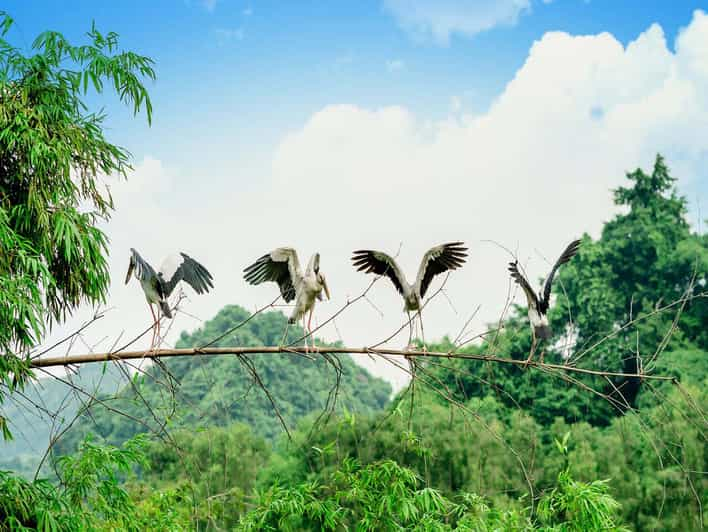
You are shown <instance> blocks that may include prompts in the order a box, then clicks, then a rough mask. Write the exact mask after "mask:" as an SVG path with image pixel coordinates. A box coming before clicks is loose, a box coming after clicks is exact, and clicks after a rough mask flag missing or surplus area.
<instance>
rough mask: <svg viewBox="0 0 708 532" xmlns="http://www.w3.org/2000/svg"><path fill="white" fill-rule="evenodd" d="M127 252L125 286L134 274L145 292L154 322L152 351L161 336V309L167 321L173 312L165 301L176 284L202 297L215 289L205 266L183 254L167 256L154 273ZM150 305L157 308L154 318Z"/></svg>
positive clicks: (147, 264) (134, 255) (148, 265)
mask: <svg viewBox="0 0 708 532" xmlns="http://www.w3.org/2000/svg"><path fill="white" fill-rule="evenodd" d="M130 253H131V255H130V264H129V265H128V274H127V275H126V276H125V284H128V282H129V281H130V276H131V275H132V274H133V273H134V274H135V278H136V279H137V280H138V281H140V286H141V287H142V289H143V292H144V293H145V298H146V299H147V302H148V307H150V313H151V314H152V319H153V323H152V341H151V342H150V349H152V348H153V347H155V340H156V338H157V339H159V337H160V310H162V313H163V314H164V315H165V316H167V318H169V319H171V318H172V311H171V310H170V305H169V303H168V302H167V299H168V298H169V297H170V294H172V292H173V291H174V289H175V287H176V286H177V284H178V283H179V282H180V281H185V282H186V283H188V284H189V285H190V286H191V287H192V288H194V291H195V292H196V293H197V294H203V293H205V292H208V291H209V288H213V287H214V284H213V282H212V281H213V277H212V276H211V274H210V273H209V272H208V271H207V269H206V268H205V267H204V266H202V265H201V264H199V263H198V262H197V261H196V260H194V259H193V258H192V257H190V256H189V255H187V254H186V253H180V254H179V255H170V256H169V257H167V258H166V259H165V260H164V261H163V263H162V266H160V270H159V271H157V272H156V271H155V269H154V268H153V267H152V266H150V264H149V263H148V262H147V261H146V260H145V259H143V258H142V257H141V256H140V254H139V253H138V252H137V251H135V249H133V248H130ZM153 304H156V305H157V307H158V308H157V316H155V312H154V311H153V310H152V305H153Z"/></svg>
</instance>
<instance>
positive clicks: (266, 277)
mask: <svg viewBox="0 0 708 532" xmlns="http://www.w3.org/2000/svg"><path fill="white" fill-rule="evenodd" d="M243 271H244V276H243V278H244V279H245V280H246V281H247V282H248V283H250V284H252V285H258V284H261V283H263V282H266V281H274V282H276V283H278V286H279V287H280V295H281V296H283V299H284V300H285V302H286V303H289V302H290V301H292V300H293V299H294V300H295V306H294V308H293V311H292V314H291V315H290V318H289V319H288V325H292V324H294V323H296V322H297V321H298V320H300V319H301V318H302V328H303V330H304V331H305V351H307V350H308V345H307V337H308V336H310V337H311V341H312V346H313V347H314V345H315V341H314V338H312V313H313V311H314V308H315V300H319V301H322V300H323V297H322V292H323V291H324V293H325V295H326V296H327V299H329V298H330V295H329V287H328V286H327V281H326V279H325V276H324V274H323V273H322V272H321V271H320V254H319V253H315V254H314V255H312V257H311V258H310V262H309V263H308V264H307V269H306V270H305V273H304V274H303V272H302V269H301V268H300V261H299V260H298V258H297V252H296V251H295V250H294V249H293V248H287V247H285V248H277V249H274V250H273V251H271V252H270V253H266V254H265V255H263V256H262V257H261V258H259V259H258V260H257V261H256V262H254V263H253V264H251V265H250V266H248V267H247V268H245V269H244V270H243ZM308 312H309V313H310V315H309V318H308V320H307V327H305V315H306V314H307V313H308ZM286 336H287V328H286V329H285V334H284V335H283V338H285V337H286Z"/></svg>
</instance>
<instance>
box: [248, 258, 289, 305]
mask: <svg viewBox="0 0 708 532" xmlns="http://www.w3.org/2000/svg"><path fill="white" fill-rule="evenodd" d="M243 271H244V276H243V278H244V279H245V280H246V281H247V282H248V283H250V284H254V285H255V284H261V283H263V282H266V281H274V282H276V283H278V286H279V287H280V294H281V295H282V296H283V299H284V300H285V301H286V303H289V302H290V301H292V300H293V299H295V286H297V285H298V284H300V281H301V280H302V271H301V270H300V261H298V258H297V253H296V252H295V250H294V249H293V248H278V249H274V250H273V251H271V252H270V253H267V254H265V255H263V256H262V257H261V258H260V259H258V260H257V261H256V262H254V263H253V264H251V265H250V266H248V267H247V268H245V269H244V270H243Z"/></svg>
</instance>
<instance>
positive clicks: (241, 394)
mask: <svg viewBox="0 0 708 532" xmlns="http://www.w3.org/2000/svg"><path fill="white" fill-rule="evenodd" d="M10 26H11V20H10V18H9V17H7V16H6V15H2V16H0V126H1V128H0V289H1V290H2V294H3V296H2V298H1V299H0V348H1V349H2V351H3V354H4V356H2V357H0V384H2V386H1V387H0V402H1V400H2V399H5V398H7V397H8V396H10V397H13V398H14V397H16V396H17V395H19V394H18V392H19V391H21V390H22V389H23V388H24V387H25V385H26V384H27V382H30V380H31V379H32V378H33V375H32V373H31V372H30V371H29V364H28V361H29V353H30V350H31V349H32V348H34V347H36V346H37V345H38V343H39V341H40V340H41V337H42V334H43V332H44V330H45V327H47V326H48V325H51V323H52V322H54V321H58V320H62V319H64V317H65V316H66V315H67V314H68V313H71V312H72V310H74V309H75V308H76V307H77V305H79V304H80V303H81V302H82V301H88V302H99V301H102V300H103V299H104V297H105V295H106V288H107V286H108V281H109V279H108V274H107V270H106V259H105V253H106V238H105V235H104V234H103V233H102V232H101V231H100V230H99V229H98V228H97V227H96V223H97V221H99V220H101V219H106V218H107V217H108V216H109V215H110V212H111V209H112V204H111V200H110V196H107V195H105V194H103V193H102V192H101V191H100V190H99V188H98V187H97V183H96V180H95V176H96V174H97V173H99V172H101V173H118V174H124V173H125V171H126V170H127V169H128V163H129V159H128V154H127V152H126V151H125V150H123V149H122V148H119V147H117V146H114V145H112V144H110V143H109V142H108V141H107V140H106V139H105V137H104V135H103V131H102V126H103V122H104V119H105V117H104V115H102V114H96V113H92V112H90V111H89V110H88V108H87V107H86V106H85V104H84V101H83V98H85V96H86V94H87V91H88V90H89V87H90V88H91V90H94V91H96V92H98V93H101V92H102V91H103V86H104V85H103V84H104V83H108V84H110V85H111V86H112V88H113V89H114V90H115V91H116V93H117V94H118V96H119V98H120V100H121V101H122V102H124V103H127V104H129V105H132V106H133V111H134V112H135V113H137V112H138V111H139V110H140V109H141V108H144V109H145V110H146V111H147V115H148V120H150V115H151V105H150V100H149V97H148V94H147V92H146V90H145V88H144V86H143V85H142V82H141V79H146V78H147V79H153V78H154V72H153V70H152V67H151V65H152V62H151V60H150V59H148V58H145V57H141V56H138V55H135V54H133V53H131V52H118V51H117V36H116V35H115V34H112V33H109V34H106V35H103V34H101V33H99V32H98V31H97V30H96V29H95V28H93V29H92V30H91V32H90V33H89V34H88V37H89V44H88V45H86V46H73V45H71V44H70V43H68V42H67V41H66V40H65V39H64V38H63V37H62V36H61V35H59V34H57V33H53V32H46V33H44V34H42V35H40V36H39V37H38V38H37V39H36V41H35V42H34V44H33V51H34V53H33V55H30V56H25V55H23V53H22V52H21V51H20V50H19V49H17V48H14V47H13V46H12V45H11V44H10V43H8V42H7V41H6V40H5V36H6V35H7V32H8V29H9V28H10ZM627 177H628V180H629V184H628V186H627V187H620V188H619V189H618V190H616V191H615V196H614V197H615V201H616V203H617V205H618V206H620V207H621V208H622V209H623V210H622V213H621V214H619V215H617V216H616V217H614V218H613V219H612V220H610V221H609V222H608V223H607V224H606V225H605V227H604V229H603V232H602V235H601V237H600V239H598V240H597V241H593V240H592V239H591V238H590V237H589V236H587V235H586V236H585V237H584V238H583V245H582V247H581V249H580V252H579V254H578V256H577V257H576V258H575V259H574V260H573V261H572V262H571V263H570V264H568V265H567V266H566V267H564V268H563V269H562V270H561V272H560V275H559V278H558V283H559V284H560V285H561V289H560V290H557V294H558V298H557V301H556V302H555V305H554V306H553V308H552V309H551V313H550V319H551V322H552V325H553V330H554V331H555V332H556V336H555V338H554V339H553V340H552V341H550V342H547V343H546V344H545V345H543V346H542V348H543V349H544V350H545V358H546V361H550V362H555V363H559V364H562V363H565V364H573V365H576V366H578V367H582V368H588V369H602V370H612V371H615V372H622V373H636V372H638V371H640V370H641V371H649V372H652V371H653V372H661V373H662V374H667V375H672V376H674V377H675V378H676V379H675V381H674V382H661V383H658V384H657V383H656V382H652V381H649V380H646V379H639V378H636V377H621V376H620V377H618V376H615V377H611V378H604V377H602V376H593V375H584V376H578V375H570V374H567V373H566V372H563V371H559V370H552V369H547V368H544V369H543V370H541V369H539V368H530V369H528V370H524V369H523V368H521V367H517V366H513V365H507V364H494V363H491V362H477V361H471V360H462V359H455V358H452V357H451V358H450V359H447V360H444V361H440V360H430V359H423V360H419V361H416V362H417V363H418V369H417V375H418V376H419V377H420V380H419V381H418V383H417V384H416V386H415V391H414V390H413V388H411V389H409V390H406V391H404V392H402V393H401V394H399V395H398V396H397V397H396V398H395V401H394V402H393V403H392V404H388V399H389V395H390V387H389V386H388V385H387V384H385V383H384V382H382V381H381V380H379V379H374V378H372V377H371V376H370V375H369V374H368V373H367V372H365V371H364V370H363V369H361V368H360V367H358V366H356V365H355V364H354V363H353V362H352V361H351V359H350V358H349V357H329V358H327V357H316V358H315V359H314V360H310V359H309V358H307V357H302V356H297V355H294V354H293V355H278V356H270V355H262V356H219V357H209V356H200V355H197V356H193V357H185V358H181V359H177V358H175V359H169V360H165V361H161V362H160V363H159V364H155V365H153V366H151V368H150V369H149V370H148V371H147V373H146V374H145V375H136V376H135V378H133V379H132V380H131V381H130V382H128V383H127V384H126V385H125V386H123V388H121V389H120V390H119V392H118V393H117V394H108V393H107V391H106V390H105V388H103V389H101V390H100V393H99V394H98V396H99V402H98V403H95V404H93V405H92V406H91V407H90V408H89V409H88V410H87V411H85V412H82V414H83V415H82V416H81V418H80V419H79V420H78V421H77V423H76V424H75V426H73V427H72V429H71V430H70V431H69V432H68V433H67V434H66V435H65V437H64V438H62V440H61V441H60V442H59V444H58V445H57V446H55V447H54V449H53V455H52V456H51V458H50V461H49V462H50V463H51V466H52V470H53V471H54V472H55V473H56V478H55V479H53V480H52V481H50V480H43V479H35V480H31V481H30V480H26V479H24V478H22V477H20V476H18V475H17V472H8V471H0V530H33V529H39V530H47V531H49V530H52V531H54V530H192V529H197V530H222V529H245V530H280V529H284V530H288V529H290V530H319V529H332V530H345V529H357V530H400V529H417V530H557V531H561V530H562V531H576V530H577V531H580V530H598V531H599V530H622V529H623V527H628V528H631V529H637V530H695V529H699V528H701V527H702V526H703V523H704V515H703V514H704V513H705V510H704V503H705V500H706V494H708V477H707V476H706V471H707V470H708V464H706V461H707V459H708V453H707V452H706V449H707V448H706V437H705V432H706V419H705V414H704V412H705V405H706V404H708V392H707V391H706V390H707V389H708V357H706V354H707V352H708V332H707V331H708V328H707V327H706V324H707V323H708V298H707V297H706V284H707V283H708V279H707V276H708V235H706V234H696V233H695V232H692V231H691V227H690V225H689V224H688V223H687V220H686V202H685V200H684V199H683V198H681V197H679V196H678V194H677V192H676V191H675V189H674V179H673V178H672V177H671V175H670V173H669V170H668V168H667V167H666V165H665V164H664V161H663V159H662V158H661V157H657V159H656V163H655V165H654V168H653V170H652V172H651V174H647V173H645V172H643V171H642V170H636V171H635V172H632V173H630V174H628V175H627ZM285 321H286V320H285V317H284V316H283V315H282V313H280V312H269V313H263V314H259V315H258V316H255V317H251V316H249V314H248V312H246V311H245V310H244V309H242V308H240V307H238V306H235V305H230V306H227V307H225V308H224V309H222V310H221V311H220V312H219V313H218V314H217V315H216V316H215V317H214V318H213V319H212V320H210V321H208V322H207V323H206V324H205V325H204V327H203V328H202V329H199V330H197V331H195V332H193V333H192V334H187V333H183V334H182V337H181V339H180V342H179V344H178V346H179V347H199V346H204V345H207V344H210V345H216V346H231V345H243V346H257V345H277V344H280V343H281V342H282V340H281V335H282V332H283V331H284V330H285ZM571 322H572V324H573V328H572V330H571V328H570V327H569V323H571ZM503 325H504V327H503V328H502V329H501V330H500V332H499V333H494V334H490V335H488V336H487V337H486V338H485V339H484V340H483V341H482V342H481V343H480V344H479V345H472V346H468V347H466V348H465V350H464V352H467V353H491V354H500V355H503V356H505V357H511V358H516V359H522V358H525V356H526V355H527V354H528V351H529V349H530V346H531V338H530V331H529V327H528V324H527V323H526V318H525V312H524V311H523V309H522V308H516V309H515V310H514V312H513V313H512V315H511V316H509V317H507V318H506V319H505V320H504V323H503ZM301 335H302V330H301V329H299V328H297V327H291V329H290V331H289V335H288V338H287V339H285V341H286V342H290V341H293V340H295V339H297V338H298V337H300V336H301ZM566 336H567V337H570V338H571V341H564V337H566ZM215 339H216V340H215ZM453 347H454V346H453V345H451V343H450V342H449V340H447V339H444V340H443V341H442V342H441V344H440V345H438V346H430V349H434V350H440V351H447V350H451V349H453ZM96 368H97V369H95V370H88V371H86V373H85V374H84V375H83V378H84V379H88V380H91V381H93V380H94V379H95V378H97V377H98V375H99V374H101V375H103V370H104V369H107V368H109V366H104V367H103V368H100V367H99V366H97V367H96ZM117 368H118V367H117ZM108 380H109V381H110V382H113V383H115V382H117V381H116V380H115V379H114V377H112V376H111V375H109V377H108ZM92 384H95V383H94V382H92ZM335 384H337V385H338V386H337V387H336V388H334V385H335ZM266 390H267V393H266ZM334 390H336V393H334ZM55 392H56V389H52V390H51V391H47V392H44V393H43V392H42V391H37V392H34V393H35V394H36V395H35V397H36V398H38V399H39V398H41V399H42V401H43V402H44V404H46V405H55V404H56V403H57V402H59V403H60V402H61V401H62V399H60V398H59V396H58V395H56V396H55ZM29 399H30V400H31V399H32V397H31V396H30V397H29ZM335 399H336V401H335ZM15 404H16V405H19V404H21V403H19V402H18V403H15ZM29 404H31V403H29ZM106 407H108V408H106ZM78 409H79V405H78V403H74V404H72V405H70V408H68V409H67V410H66V412H65V415H67V416H69V417H70V416H71V415H73V413H75V412H77V411H78ZM121 414H122V415H121ZM19 415H20V410H17V409H15V410H12V409H8V408H6V409H5V410H4V411H3V415H2V416H0V429H2V431H3V435H4V437H5V438H6V439H7V438H9V437H10V436H11V434H10V432H9V428H8V420H7V416H12V417H13V418H15V417H18V416H19ZM13 421H14V419H13ZM283 423H284V424H285V425H286V426H287V427H289V429H290V432H291V433H292V434H291V435H292V437H291V438H287V437H285V435H284V433H283V426H282V424H283ZM90 434H95V435H96V436H90ZM97 442H99V443H97ZM6 449H7V448H5V449H4V451H5V450H6ZM5 456H7V453H5ZM22 463H23V464H24V462H22ZM25 465H26V464H25Z"/></svg>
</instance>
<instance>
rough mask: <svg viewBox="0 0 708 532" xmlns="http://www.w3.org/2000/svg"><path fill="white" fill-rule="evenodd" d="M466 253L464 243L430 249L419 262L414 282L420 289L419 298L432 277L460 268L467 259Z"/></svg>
mask: <svg viewBox="0 0 708 532" xmlns="http://www.w3.org/2000/svg"><path fill="white" fill-rule="evenodd" d="M466 251H467V248H466V247H464V242H450V243H447V244H441V245H439V246H435V247H433V248H430V249H429V250H428V251H427V253H426V254H425V255H423V260H422V261H420V268H419V269H418V277H416V280H415V282H416V283H417V284H418V286H419V288H420V297H423V296H424V295H425V292H426V291H427V290H428V287H429V286H430V282H431V281H432V280H433V277H435V276H436V275H438V274H440V273H443V272H446V271H450V270H456V269H457V268H459V267H460V266H462V265H463V264H464V263H465V259H466V257H467V253H465V252H466Z"/></svg>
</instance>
